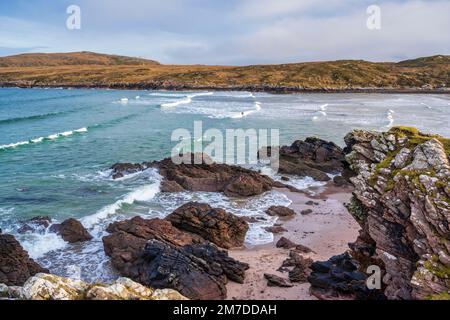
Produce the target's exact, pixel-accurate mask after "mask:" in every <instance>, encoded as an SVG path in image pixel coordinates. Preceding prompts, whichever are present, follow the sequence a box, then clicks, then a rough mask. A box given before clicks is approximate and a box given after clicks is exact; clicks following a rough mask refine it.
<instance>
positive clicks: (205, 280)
mask: <svg viewBox="0 0 450 320" xmlns="http://www.w3.org/2000/svg"><path fill="white" fill-rule="evenodd" d="M201 207H202V208H203V207H205V208H206V209H208V210H209V209H210V207H209V206H201ZM192 208H194V211H196V210H197V209H198V208H197V206H196V205H195V206H194V207H190V209H192ZM190 209H188V207H184V208H183V209H181V210H180V211H179V212H178V213H177V215H176V217H177V219H178V218H179V217H178V214H181V215H184V214H185V213H183V212H184V210H187V211H189V212H190ZM208 210H206V211H208ZM199 212H200V211H199ZM197 213H198V212H195V213H194V214H193V217H195V219H199V221H198V223H199V224H200V225H202V224H203V223H205V221H209V220H208V219H210V217H206V218H205V217H203V216H202V215H197ZM223 217H226V216H223ZM223 217H222V218H223ZM172 218H173V217H172ZM228 218H229V217H228ZM234 218H236V217H234ZM234 218H229V219H231V220H233V219H234ZM174 219H175V218H174ZM215 223H223V221H222V220H221V221H219V222H217V221H215ZM239 223H240V222H239ZM209 228H213V224H211V225H210V226H209ZM228 228H229V226H228ZM219 229H220V228H219ZM213 230H214V232H216V231H217V230H216V229H215V228H213ZM107 231H108V232H110V233H111V234H110V235H108V236H106V237H104V238H103V244H104V248H105V253H106V254H107V255H108V256H110V257H111V262H112V264H113V266H114V267H115V268H116V269H117V270H118V271H119V272H120V274H122V275H123V276H126V277H129V278H131V279H133V280H134V281H137V282H139V283H141V284H144V285H146V286H151V287H155V288H171V289H175V290H177V291H179V292H180V293H181V294H183V295H184V296H186V297H188V298H190V299H223V298H225V297H226V288H225V284H226V282H227V279H229V280H233V281H236V282H239V283H242V282H243V281H244V276H245V270H247V269H248V265H247V264H244V263H241V262H239V261H236V260H234V259H232V258H231V257H228V253H227V252H226V251H223V250H220V249H218V248H217V247H216V246H215V245H213V244H211V243H209V242H207V241H206V240H205V239H204V238H202V237H201V236H200V235H197V234H194V233H193V232H194V231H195V232H197V231H198V232H199V233H201V234H202V233H203V232H204V231H203V230H198V229H196V228H190V231H191V232H187V231H182V230H180V229H178V228H176V227H175V226H173V225H172V223H171V222H170V221H169V220H161V219H150V220H146V219H143V218H140V217H135V218H133V219H130V220H126V221H121V222H115V223H112V224H111V225H110V226H109V227H108V228H107ZM210 234H212V233H208V235H210ZM217 237H223V235H217ZM220 239H222V238H220ZM227 239H228V238H227ZM221 241H222V240H221Z"/></svg>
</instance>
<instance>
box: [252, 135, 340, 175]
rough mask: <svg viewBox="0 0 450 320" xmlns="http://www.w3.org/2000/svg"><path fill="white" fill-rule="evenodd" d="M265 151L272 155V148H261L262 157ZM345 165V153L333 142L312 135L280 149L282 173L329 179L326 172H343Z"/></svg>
mask: <svg viewBox="0 0 450 320" xmlns="http://www.w3.org/2000/svg"><path fill="white" fill-rule="evenodd" d="M262 151H264V152H262ZM265 153H267V155H268V156H269V157H270V155H271V148H270V147H269V148H266V150H261V151H260V152H259V155H260V157H263V156H262V154H265ZM345 167H346V164H345V159H344V153H343V151H342V149H341V148H339V147H338V146H337V145H336V144H334V143H333V142H327V141H324V140H321V139H318V138H314V137H310V138H306V139H305V141H301V140H297V141H295V142H294V143H292V145H291V146H283V147H281V148H280V149H279V172H280V173H286V174H295V175H299V176H309V177H312V178H314V179H315V180H318V181H328V180H330V177H329V176H328V175H327V174H326V173H337V172H342V171H344V169H345Z"/></svg>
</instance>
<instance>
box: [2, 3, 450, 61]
mask: <svg viewBox="0 0 450 320" xmlns="http://www.w3.org/2000/svg"><path fill="white" fill-rule="evenodd" d="M31 3H32V4H31ZM374 4H375V5H378V6H379V7H380V9H381V29H380V30H369V29H368V28H367V25H366V21H367V18H368V17H369V15H368V14H367V12H366V11H367V7H368V6H369V5H374ZM70 5H78V6H79V7H80V8H81V29H80V30H69V29H67V27H66V20H67V18H68V17H69V15H68V14H67V13H66V10H67V7H68V6H70ZM449 13H450V0H68V1H66V0H33V1H29V0H0V55H1V56H4V55H12V54H16V53H24V52H68V51H82V50H87V51H96V52H103V53H114V54H123V55H131V56H140V57H146V58H151V59H156V60H158V61H160V62H162V63H176V64H197V63H198V64H231V65H236V64H238V65H244V64H261V63H285V62H300V61H318V60H336V59H365V60H372V61H398V60H402V59H407V58H413V57H419V56H428V55H434V54H450V32H449V31H450V15H449Z"/></svg>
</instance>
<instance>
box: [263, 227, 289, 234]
mask: <svg viewBox="0 0 450 320" xmlns="http://www.w3.org/2000/svg"><path fill="white" fill-rule="evenodd" d="M264 230H266V231H267V232H270V233H275V234H278V233H282V232H286V231H287V230H286V229H285V228H283V227H281V226H273V227H266V228H264Z"/></svg>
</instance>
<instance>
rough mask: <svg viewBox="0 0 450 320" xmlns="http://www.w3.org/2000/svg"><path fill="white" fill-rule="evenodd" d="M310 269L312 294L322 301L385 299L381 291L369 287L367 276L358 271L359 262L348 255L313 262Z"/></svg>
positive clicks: (309, 279) (309, 278)
mask: <svg viewBox="0 0 450 320" xmlns="http://www.w3.org/2000/svg"><path fill="white" fill-rule="evenodd" d="M310 268H311V270H312V273H311V274H310V276H309V277H308V281H309V283H310V284H311V288H310V291H311V294H312V295H314V296H316V297H317V298H319V299H321V300H371V299H376V300H378V299H383V294H382V293H381V291H380V290H370V289H369V288H368V287H367V285H366V279H367V275H366V274H365V273H363V272H359V271H358V269H359V264H358V262H357V261H356V260H354V259H353V258H352V257H351V256H350V255H349V254H348V253H344V254H341V255H337V256H334V257H331V258H330V259H329V260H328V261H316V262H313V263H312V264H311V265H310Z"/></svg>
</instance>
